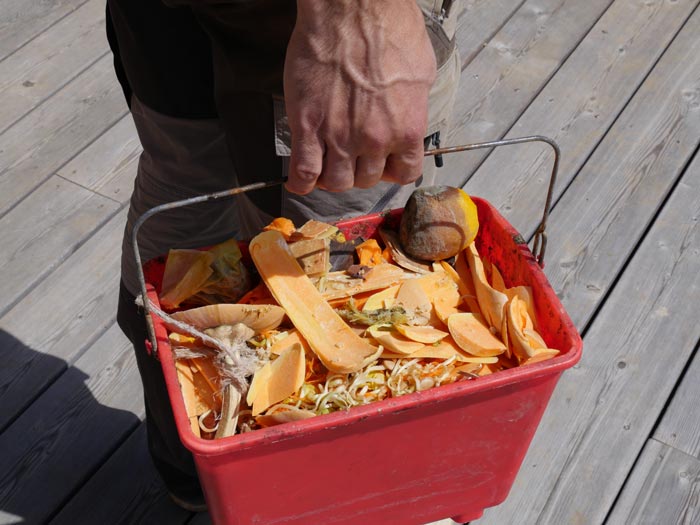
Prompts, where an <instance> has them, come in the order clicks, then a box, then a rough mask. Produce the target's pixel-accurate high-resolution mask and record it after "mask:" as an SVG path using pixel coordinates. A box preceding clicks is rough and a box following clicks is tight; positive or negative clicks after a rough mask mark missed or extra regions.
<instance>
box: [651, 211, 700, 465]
mask: <svg viewBox="0 0 700 525" xmlns="http://www.w3.org/2000/svg"><path fill="white" fill-rule="evenodd" d="M695 220H697V217H696V218H695ZM696 297H700V290H697V291H696ZM698 399H700V353H699V352H698V351H697V349H696V351H695V357H694V358H693V361H692V362H691V364H690V366H689V367H688V369H687V370H686V372H685V376H684V377H683V381H682V382H681V384H680V386H679V387H678V390H677V391H676V393H675V394H674V395H673V399H672V400H671V404H670V405H669V407H668V408H667V409H666V412H665V413H664V416H663V419H662V420H661V423H659V426H658V427H657V428H656V431H655V432H654V439H656V440H658V441H661V442H662V443H665V444H666V445H669V446H671V447H673V448H677V449H678V450H681V451H683V452H685V453H686V454H689V455H691V456H695V457H696V458H700V407H698Z"/></svg>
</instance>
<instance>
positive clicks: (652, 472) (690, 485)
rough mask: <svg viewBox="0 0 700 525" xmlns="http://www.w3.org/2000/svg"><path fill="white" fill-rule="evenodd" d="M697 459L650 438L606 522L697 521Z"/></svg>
mask: <svg viewBox="0 0 700 525" xmlns="http://www.w3.org/2000/svg"><path fill="white" fill-rule="evenodd" d="M698 499H700V460H698V458H697V457H694V456H690V455H688V454H684V453H683V452H681V451H680V450H677V449H674V448H672V447H669V446H668V445H665V444H663V443H660V442H658V441H656V440H655V439H650V440H648V441H647V444H646V446H645V447H644V450H643V451H642V455H641V456H640V458H639V460H638V461H637V464H636V465H635V467H634V470H633V471H632V475H631V476H630V477H629V478H628V480H627V483H625V487H624V490H623V491H622V494H621V495H620V499H619V500H618V502H617V504H616V505H615V508H614V509H613V511H612V513H611V514H610V516H609V518H608V520H607V523H610V524H617V523H628V524H630V525H632V524H634V525H657V524H659V523H664V524H666V523H668V524H671V523H688V524H690V523H700V506H698Z"/></svg>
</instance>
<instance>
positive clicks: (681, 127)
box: [547, 11, 700, 327]
mask: <svg viewBox="0 0 700 525" xmlns="http://www.w3.org/2000/svg"><path fill="white" fill-rule="evenodd" d="M695 31H700V12H698V11H696V12H695V14H694V15H693V16H692V18H691V19H690V20H689V21H688V22H687V24H686V26H685V27H684V28H683V30H682V32H681V33H680V34H679V35H678V37H677V38H676V40H675V41H674V42H673V44H672V46H671V47H670V48H669V50H668V52H667V53H665V54H664V56H663V57H662V59H661V60H660V61H659V64H658V65H657V66H656V67H655V68H654V70H653V71H652V73H651V74H650V75H649V77H648V78H647V80H646V81H645V82H644V84H643V85H642V87H641V88H640V89H639V92H638V93H637V94H636V95H635V97H634V98H633V99H632V101H631V102H630V103H629V105H628V106H627V108H626V109H625V111H624V112H623V114H622V115H621V116H620V118H619V119H618V120H617V121H616V122H615V124H614V126H613V127H612V128H611V130H610V131H609V132H608V134H607V136H606V137H605V139H604V140H603V142H602V143H601V145H600V146H599V147H598V148H597V149H596V150H595V152H594V153H593V155H592V156H591V158H590V159H589V160H588V162H587V163H586V165H585V166H584V167H583V169H582V170H581V171H580V173H579V174H578V175H577V177H576V179H575V180H574V181H573V183H572V184H571V185H570V186H569V188H568V189H567V192H566V193H565V194H564V196H563V197H562V198H561V200H560V201H559V202H558V203H557V206H556V209H555V211H554V213H553V214H552V220H551V223H550V224H551V227H550V228H549V245H550V251H549V254H548V261H549V264H548V266H547V275H548V277H549V280H550V282H551V283H552V285H553V286H554V288H555V289H556V290H557V293H558V294H559V296H560V298H562V299H563V300H564V302H565V304H567V308H568V311H569V313H570V315H571V317H572V318H573V319H574V321H575V322H576V323H577V325H578V326H580V327H583V326H585V325H586V324H587V323H588V321H589V319H590V317H591V315H593V313H594V312H595V308H596V305H597V304H598V303H599V302H600V301H601V300H602V299H603V297H604V296H605V294H606V293H607V290H608V289H609V286H610V284H611V283H612V282H613V280H614V278H615V276H616V275H617V273H618V271H619V270H620V269H621V268H622V266H623V265H624V263H625V261H626V259H627V256H628V254H629V253H631V251H632V250H633V249H634V247H635V245H636V244H637V239H638V238H639V237H640V236H641V235H642V234H643V232H644V231H645V229H646V228H647V226H648V225H649V223H650V222H651V221H652V220H653V218H654V213H655V211H656V209H657V207H658V206H659V204H660V203H661V202H663V200H664V198H665V196H666V195H668V192H669V191H670V190H671V188H672V187H673V184H674V183H675V181H676V180H677V176H678V174H679V173H680V172H681V171H682V170H683V168H684V164H685V163H686V162H687V161H688V159H689V157H690V156H691V155H692V154H693V152H694V151H695V149H696V148H697V147H698V144H699V143H700V97H699V96H698V93H700V55H698V53H697V50H696V49H695V45H696V37H695V34H696V33H694V32H695Z"/></svg>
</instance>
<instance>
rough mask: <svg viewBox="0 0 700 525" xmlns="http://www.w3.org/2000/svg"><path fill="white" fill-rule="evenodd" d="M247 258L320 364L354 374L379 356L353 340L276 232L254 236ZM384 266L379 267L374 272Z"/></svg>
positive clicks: (373, 348)
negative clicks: (251, 261)
mask: <svg viewBox="0 0 700 525" xmlns="http://www.w3.org/2000/svg"><path fill="white" fill-rule="evenodd" d="M249 250H250V255H251V257H252V259H253V262H254V264H255V266H256V268H257V269H258V272H259V273H260V276H261V277H262V279H263V281H265V284H266V285H267V287H268V288H269V289H270V293H272V295H273V297H274V298H275V299H276V300H277V302H278V303H279V304H280V305H281V306H282V307H283V308H284V310H285V311H286V312H287V315H288V316H289V318H290V320H291V321H292V323H293V324H294V326H295V327H296V328H297V329H298V330H299V331H300V332H301V334H302V335H303V336H304V338H305V339H306V340H307V342H308V343H309V346H310V347H311V349H312V350H313V352H314V353H315V354H316V355H317V356H318V358H319V359H320V360H321V362H322V363H323V364H324V365H325V366H326V368H328V369H329V370H332V371H334V372H338V373H341V374H346V373H349V372H356V371H357V370H360V369H361V368H362V367H363V366H365V365H366V364H368V363H370V362H371V361H373V360H374V359H375V358H376V357H377V356H378V355H379V353H380V352H381V350H380V349H379V348H376V347H374V346H372V345H371V344H370V343H369V342H367V341H366V340H363V339H362V338H360V337H359V336H357V335H356V334H355V333H354V332H353V331H352V330H351V329H350V327H348V325H347V324H345V322H344V321H343V320H342V319H341V318H340V316H338V314H337V313H335V311H334V310H333V308H331V306H330V305H329V304H328V303H327V302H326V300H325V299H324V298H323V296H321V294H320V293H319V291H318V290H317V289H316V287H315V286H314V285H313V284H312V283H311V281H310V280H309V278H308V277H307V276H306V274H305V273H304V271H303V270H302V269H301V267H300V266H299V263H297V261H296V259H295V258H294V256H293V255H292V253H291V252H290V251H289V247H288V246H287V243H286V242H285V241H284V238H283V237H282V235H281V234H280V233H279V232H276V231H268V232H263V233H261V234H259V235H257V236H256V237H255V238H254V239H253V240H252V241H251V242H250V246H249ZM383 266H388V265H380V266H378V267H377V268H380V267H383Z"/></svg>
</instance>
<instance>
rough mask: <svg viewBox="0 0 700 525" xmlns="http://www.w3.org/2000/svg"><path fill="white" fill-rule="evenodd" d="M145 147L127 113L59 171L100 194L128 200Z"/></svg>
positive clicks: (125, 201) (121, 200)
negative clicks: (140, 156)
mask: <svg viewBox="0 0 700 525" xmlns="http://www.w3.org/2000/svg"><path fill="white" fill-rule="evenodd" d="M141 151H142V148H141V143H140V142H139V138H138V136H137V135H136V127H135V126H134V122H133V120H132V118H131V115H126V116H125V117H123V118H122V119H121V120H120V121H119V122H117V123H116V124H115V125H114V126H113V127H111V128H110V129H109V130H107V131H106V132H105V134H104V135H102V136H101V137H100V138H98V139H97V140H96V141H95V142H93V143H92V144H90V145H89V146H88V147H87V148H85V149H84V150H83V151H81V152H80V153H79V154H78V155H77V156H76V157H75V158H74V159H73V160H71V161H70V162H69V163H68V164H66V165H65V166H63V167H62V168H61V169H60V170H58V174H59V175H60V176H61V177H63V178H65V179H68V180H71V181H73V182H75V183H77V184H80V185H81V186H84V187H86V188H88V189H91V190H93V191H95V192H97V193H99V194H100V195H104V196H105V197H109V198H110V199H113V200H115V201H117V202H120V203H122V204H126V203H127V202H128V201H129V198H130V197H131V191H132V189H133V187H134V178H135V177H136V168H137V167H138V160H139V155H140V154H141Z"/></svg>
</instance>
